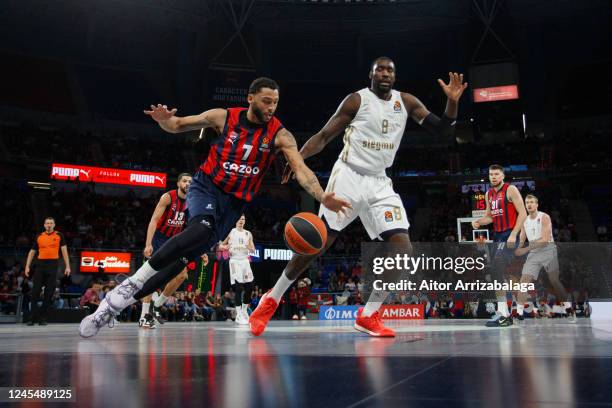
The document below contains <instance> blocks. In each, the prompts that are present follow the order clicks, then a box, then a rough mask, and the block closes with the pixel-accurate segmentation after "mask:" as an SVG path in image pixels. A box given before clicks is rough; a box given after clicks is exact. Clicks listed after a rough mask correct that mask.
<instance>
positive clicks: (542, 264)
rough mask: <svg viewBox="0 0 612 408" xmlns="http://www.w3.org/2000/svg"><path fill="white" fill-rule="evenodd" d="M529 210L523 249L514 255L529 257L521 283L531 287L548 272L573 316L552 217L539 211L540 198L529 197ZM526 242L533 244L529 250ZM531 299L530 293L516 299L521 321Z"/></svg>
mask: <svg viewBox="0 0 612 408" xmlns="http://www.w3.org/2000/svg"><path fill="white" fill-rule="evenodd" d="M525 207H526V208H527V214H528V215H527V218H526V219H525V222H524V223H523V226H522V227H521V234H520V245H519V248H518V249H517V250H516V251H514V253H515V255H516V256H523V255H525V254H528V255H527V260H525V264H524V265H523V272H522V274H521V283H531V282H534V281H536V280H538V276H539V275H540V271H541V270H542V269H544V270H545V271H546V274H547V275H548V280H549V281H550V283H551V285H552V286H553V289H554V293H555V296H556V297H557V301H559V302H564V307H565V308H566V309H570V311H569V313H570V314H572V316H573V313H572V311H571V309H572V304H571V302H566V300H567V292H566V291H565V288H564V287H563V284H562V283H561V281H560V280H559V261H558V259H557V247H556V246H555V240H554V238H553V233H552V221H551V219H550V216H549V215H548V214H546V213H545V212H542V211H538V198H537V197H536V196H535V195H533V194H528V195H527V196H526V197H525ZM525 239H527V240H528V241H529V245H527V246H525ZM527 296H528V294H527V292H519V293H518V295H517V298H516V312H517V314H518V316H519V319H521V320H522V319H523V310H524V306H525V302H526V301H527Z"/></svg>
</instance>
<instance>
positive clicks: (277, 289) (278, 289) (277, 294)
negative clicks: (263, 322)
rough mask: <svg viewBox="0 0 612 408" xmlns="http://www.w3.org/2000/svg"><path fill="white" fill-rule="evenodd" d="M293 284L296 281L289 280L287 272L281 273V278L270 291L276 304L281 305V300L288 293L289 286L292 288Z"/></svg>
mask: <svg viewBox="0 0 612 408" xmlns="http://www.w3.org/2000/svg"><path fill="white" fill-rule="evenodd" d="M293 282H295V279H293V280H291V279H289V278H288V277H287V275H285V271H283V273H281V276H280V278H278V280H277V281H276V284H275V285H274V287H273V288H272V290H271V291H270V297H272V299H274V300H276V302H277V303H279V302H280V300H281V298H282V297H283V294H284V293H285V292H286V291H287V289H289V286H291V284H292V283H293Z"/></svg>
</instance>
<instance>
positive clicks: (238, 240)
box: [219, 214, 255, 325]
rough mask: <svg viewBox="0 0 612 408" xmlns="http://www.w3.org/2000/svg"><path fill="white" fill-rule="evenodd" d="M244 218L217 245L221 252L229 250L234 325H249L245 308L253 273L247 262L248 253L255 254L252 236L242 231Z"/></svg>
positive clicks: (249, 300) (249, 299) (250, 290)
mask: <svg viewBox="0 0 612 408" xmlns="http://www.w3.org/2000/svg"><path fill="white" fill-rule="evenodd" d="M245 222H246V217H245V216H244V214H242V215H241V216H240V218H239V219H238V221H237V222H236V228H233V229H232V230H231V231H230V233H229V235H228V236H227V238H225V240H224V241H223V242H222V243H221V244H220V245H219V249H221V250H229V253H230V260H229V267H230V284H231V285H232V286H234V293H235V294H236V323H238V324H243V325H247V324H249V313H248V312H247V307H248V305H249V303H251V293H253V279H254V278H253V271H252V270H251V263H250V262H249V252H255V244H254V243H253V234H251V233H250V232H249V231H247V230H245V229H244V223H245Z"/></svg>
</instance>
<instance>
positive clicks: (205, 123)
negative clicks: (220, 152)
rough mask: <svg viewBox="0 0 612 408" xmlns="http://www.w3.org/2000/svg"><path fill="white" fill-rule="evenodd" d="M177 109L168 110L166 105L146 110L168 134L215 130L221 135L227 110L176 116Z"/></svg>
mask: <svg viewBox="0 0 612 408" xmlns="http://www.w3.org/2000/svg"><path fill="white" fill-rule="evenodd" d="M176 112H177V109H176V108H174V109H171V110H170V109H168V107H167V106H166V105H160V104H158V105H157V106H155V105H151V110H145V111H144V113H145V114H146V115H149V116H151V118H152V119H153V120H154V121H156V122H157V123H158V124H159V127H161V128H162V129H164V130H165V131H166V132H168V133H181V132H188V131H190V130H199V129H204V128H214V129H215V130H216V131H217V132H218V133H221V131H222V129H223V126H224V125H225V118H226V117H227V111H226V110H225V109H210V110H207V111H205V112H202V113H200V114H199V115H192V116H183V117H180V116H175V114H176Z"/></svg>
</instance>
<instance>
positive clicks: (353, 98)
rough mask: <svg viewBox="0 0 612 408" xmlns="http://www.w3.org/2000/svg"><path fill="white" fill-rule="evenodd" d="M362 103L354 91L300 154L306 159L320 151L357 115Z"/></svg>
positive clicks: (305, 144)
mask: <svg viewBox="0 0 612 408" xmlns="http://www.w3.org/2000/svg"><path fill="white" fill-rule="evenodd" d="M360 105H361V96H359V94H358V93H352V94H350V95H349V96H347V97H346V98H344V100H343V101H342V103H341V104H340V106H339V107H338V110H337V111H336V113H334V115H333V116H332V117H331V118H330V119H329V120H328V121H327V123H326V124H325V126H323V128H322V129H321V130H319V131H318V132H317V133H315V134H314V135H313V136H312V137H311V138H310V139H308V140H307V141H306V143H304V146H302V148H301V149H300V154H301V155H302V157H303V158H304V159H307V158H309V157H310V156H314V155H315V154H317V153H319V152H320V151H321V150H323V148H324V147H325V146H327V144H328V143H329V142H331V141H332V140H333V139H334V138H335V137H336V136H338V135H339V134H340V132H342V131H343V130H344V129H345V128H346V127H347V126H348V125H349V123H351V121H352V120H353V119H354V118H355V115H357V112H358V111H359V106H360Z"/></svg>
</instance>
